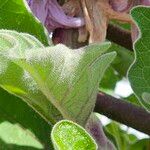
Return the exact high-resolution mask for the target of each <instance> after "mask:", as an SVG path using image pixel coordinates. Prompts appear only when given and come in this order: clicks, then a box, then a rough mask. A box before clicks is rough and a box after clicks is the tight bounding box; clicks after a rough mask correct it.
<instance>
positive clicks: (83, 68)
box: [0, 31, 115, 125]
mask: <svg viewBox="0 0 150 150" xmlns="http://www.w3.org/2000/svg"><path fill="white" fill-rule="evenodd" d="M3 32H4V31H3ZM19 35H20V36H19V38H20V39H19V40H20V41H19V43H18V46H17V47H14V48H12V49H6V50H2V54H1V56H2V57H3V59H6V60H7V61H9V63H10V64H13V65H15V66H14V67H13V68H10V67H9V69H8V70H7V71H5V69H2V70H3V71H4V72H5V73H8V72H9V71H10V72H11V74H10V73H9V74H8V75H7V76H6V74H5V73H4V74H5V75H4V76H2V75H1V79H2V77H3V79H2V80H1V79H0V82H1V85H2V87H3V88H4V89H6V90H8V91H10V92H11V93H15V94H16V95H19V96H21V97H22V98H23V99H25V100H26V101H27V102H28V103H29V104H30V105H32V106H33V107H36V106H37V105H38V108H36V110H37V111H39V110H40V111H41V112H42V115H43V116H45V118H47V119H48V120H50V118H51V120H50V121H53V120H55V121H56V120H59V119H60V114H59V113H58V111H59V112H60V113H61V114H62V115H63V117H64V118H66V119H70V120H73V121H75V122H77V123H79V124H81V125H84V124H85V123H86V121H87V119H88V117H89V115H90V113H91V111H92V110H93V107H94V105H95V100H96V96H97V92H98V87H99V81H100V80H101V79H102V77H103V74H104V72H105V70H106V69H107V67H108V66H109V64H110V63H111V62H112V60H113V59H114V57H115V53H114V52H111V53H107V54H103V53H104V52H105V51H106V50H107V49H108V48H109V46H110V44H109V43H104V44H97V45H90V46H88V47H85V48H82V49H77V50H74V51H72V50H71V49H69V48H67V47H66V46H64V45H57V46H53V47H47V48H43V47H41V48H34V47H33V45H29V43H27V41H23V40H22V39H24V38H23V37H22V35H21V34H19ZM9 36H10V35H9ZM5 38H6V37H5ZM13 38H15V39H16V36H13ZM17 41H18V39H17ZM16 45H17V44H16ZM3 62H4V61H3ZM3 66H5V65H3ZM6 66H7V65H6ZM2 68H3V67H2ZM4 68H6V67H4ZM16 68H18V69H16ZM12 70H13V71H15V72H13V73H12ZM16 72H17V75H18V76H17V77H16ZM7 77H8V78H7ZM10 77H12V78H10ZM10 80H11V81H10ZM12 81H13V82H12ZM4 82H5V83H4ZM20 84H21V85H20ZM22 85H23V86H22ZM14 89H15V90H16V91H15V90H14ZM18 89H19V90H18ZM50 103H52V104H53V105H54V106H55V107H56V108H57V109H58V111H57V110H56V109H54V107H53V111H52V110H51V107H52V106H51V105H50ZM46 104H47V105H46ZM50 106H51V107H50ZM43 109H44V111H43ZM50 110H51V111H50ZM54 110H56V111H54ZM41 112H40V113H41ZM54 116H55V118H53V117H54ZM52 118H53V119H52ZM55 121H53V123H54V122H55Z"/></svg>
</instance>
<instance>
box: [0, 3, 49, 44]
mask: <svg viewBox="0 0 150 150" xmlns="http://www.w3.org/2000/svg"><path fill="white" fill-rule="evenodd" d="M0 29H10V30H16V31H19V32H26V33H29V34H31V35H34V36H35V37H36V38H38V39H39V40H40V41H41V42H42V43H43V44H45V45H48V36H47V35H46V30H45V28H44V27H43V25H42V24H41V23H40V22H39V21H38V20H37V19H36V18H35V17H34V16H33V15H32V13H31V10H30V8H29V7H28V5H27V2H26V1H25V0H0Z"/></svg>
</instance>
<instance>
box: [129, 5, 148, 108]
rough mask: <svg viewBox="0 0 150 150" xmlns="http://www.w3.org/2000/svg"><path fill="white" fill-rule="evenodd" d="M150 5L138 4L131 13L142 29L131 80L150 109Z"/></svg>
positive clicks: (137, 93)
mask: <svg viewBox="0 0 150 150" xmlns="http://www.w3.org/2000/svg"><path fill="white" fill-rule="evenodd" d="M149 14H150V7H144V6H138V7H135V8H134V9H132V11H131V15H132V17H133V19H134V20H135V22H136V23H137V25H138V27H139V28H140V31H141V36H140V38H139V39H138V40H137V41H136V42H135V43H134V49H135V53H136V58H135V62H134V64H133V65H132V67H131V69H130V70H129V75H128V76H129V80H130V83H131V86H132V89H133V91H134V92H135V94H136V95H137V96H138V98H139V100H140V102H141V103H142V104H143V105H144V107H145V108H147V109H148V110H150V44H149V41H150V28H149V27H150V15H149Z"/></svg>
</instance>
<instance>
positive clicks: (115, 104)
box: [94, 93, 150, 135]
mask: <svg viewBox="0 0 150 150" xmlns="http://www.w3.org/2000/svg"><path fill="white" fill-rule="evenodd" d="M94 111H95V112H98V113H100V114H103V115H105V116H107V117H108V118H110V119H113V120H115V121H118V122H120V123H123V124H125V125H127V126H129V127H132V128H134V129H137V130H139V131H141V132H144V133H146V134H148V135H150V113H148V112H147V111H146V110H144V109H143V108H141V107H138V106H135V105H133V104H131V103H128V102H126V101H124V100H121V99H117V98H115V97H112V96H110V95H107V94H104V93H99V94H98V95H97V101H96V105H95V109H94Z"/></svg>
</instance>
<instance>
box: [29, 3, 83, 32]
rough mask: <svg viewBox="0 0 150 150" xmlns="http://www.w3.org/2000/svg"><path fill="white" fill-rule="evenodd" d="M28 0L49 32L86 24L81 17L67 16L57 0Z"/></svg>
mask: <svg viewBox="0 0 150 150" xmlns="http://www.w3.org/2000/svg"><path fill="white" fill-rule="evenodd" d="M27 2H28V4H29V6H30V8H31V10H32V12H33V13H34V15H35V16H36V17H37V18H38V19H39V20H40V21H41V22H42V23H43V24H44V25H45V26H46V28H47V29H48V31H49V32H51V31H53V30H55V29H56V28H78V27H82V26H84V24H85V22H84V19H83V18H81V17H70V16H67V15H66V14H65V13H64V11H63V9H62V8H61V6H60V5H59V4H58V2H57V0H27Z"/></svg>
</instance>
